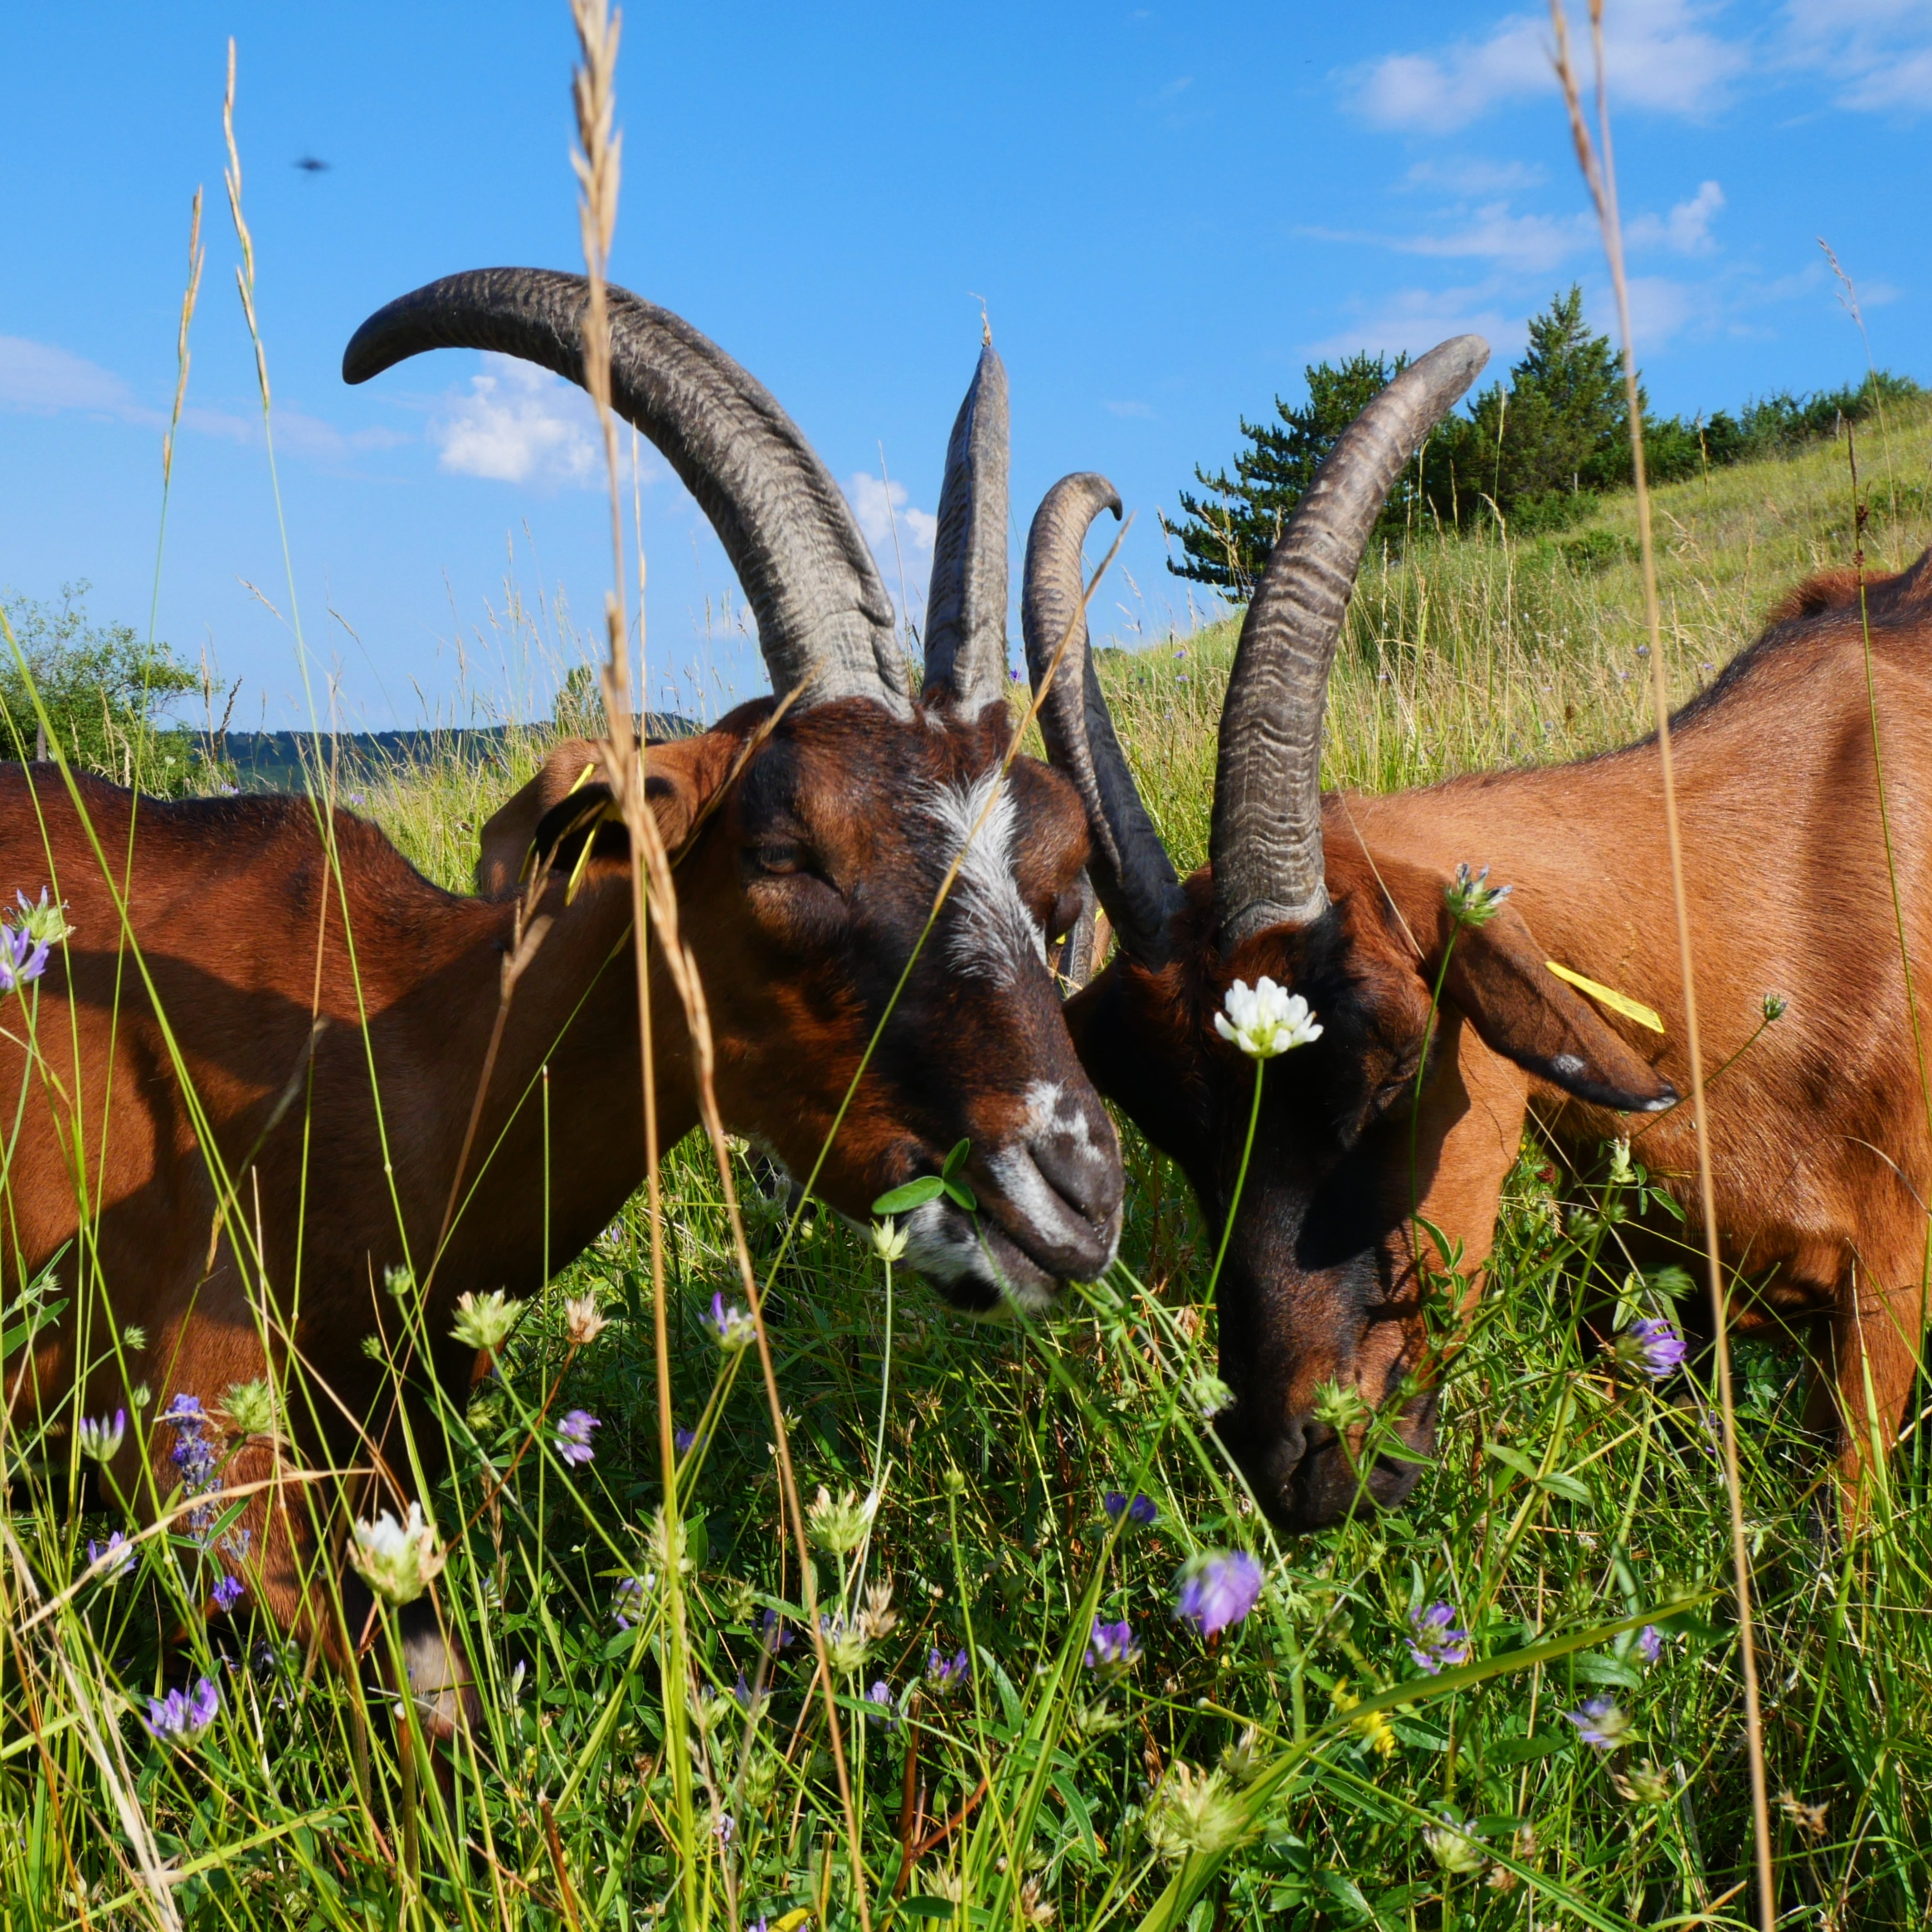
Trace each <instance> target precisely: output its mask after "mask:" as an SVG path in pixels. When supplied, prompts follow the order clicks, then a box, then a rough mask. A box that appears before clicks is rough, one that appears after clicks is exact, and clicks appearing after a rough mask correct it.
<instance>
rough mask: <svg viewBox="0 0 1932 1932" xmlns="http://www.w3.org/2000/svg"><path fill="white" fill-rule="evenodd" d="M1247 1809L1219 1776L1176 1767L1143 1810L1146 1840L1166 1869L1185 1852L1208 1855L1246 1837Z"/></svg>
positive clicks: (1226, 1848) (1175, 1863)
mask: <svg viewBox="0 0 1932 1932" xmlns="http://www.w3.org/2000/svg"><path fill="white" fill-rule="evenodd" d="M1248 1828H1249V1827H1248V1813H1247V1808H1246V1806H1244V1805H1243V1803H1242V1802H1241V1799H1240V1797H1239V1793H1236V1792H1234V1791H1233V1790H1231V1789H1230V1788H1229V1784H1228V1780H1227V1779H1225V1778H1224V1777H1223V1776H1222V1774H1220V1773H1219V1771H1206V1772H1202V1771H1197V1770H1195V1768H1194V1767H1193V1766H1192V1765H1191V1764H1175V1767H1174V1769H1172V1770H1171V1771H1170V1773H1169V1774H1168V1775H1167V1777H1166V1779H1164V1780H1163V1781H1162V1784H1161V1788H1160V1790H1159V1791H1158V1792H1157V1793H1156V1794H1155V1798H1154V1802H1153V1803H1151V1805H1149V1806H1148V1808H1147V1841H1148V1842H1149V1843H1150V1844H1151V1845H1152V1846H1153V1847H1154V1849H1155V1850H1156V1852H1159V1853H1160V1855H1161V1857H1163V1858H1165V1859H1166V1861H1168V1862H1169V1863H1170V1864H1171V1865H1178V1864H1179V1863H1180V1861H1181V1860H1182V1859H1184V1858H1185V1857H1187V1855H1188V1854H1189V1853H1190V1852H1207V1853H1209V1854H1210V1855H1211V1854H1213V1853H1214V1852H1226V1851H1229V1850H1231V1849H1232V1848H1233V1847H1234V1846H1236V1845H1239V1843H1240V1842H1241V1841H1242V1840H1243V1838H1244V1837H1247V1835H1248Z"/></svg>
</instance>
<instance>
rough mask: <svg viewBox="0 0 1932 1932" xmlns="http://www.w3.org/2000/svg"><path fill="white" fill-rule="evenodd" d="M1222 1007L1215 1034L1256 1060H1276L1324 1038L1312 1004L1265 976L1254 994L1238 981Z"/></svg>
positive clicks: (1217, 1017) (1243, 983) (1217, 1015)
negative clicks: (1291, 1049) (1312, 1041)
mask: <svg viewBox="0 0 1932 1932" xmlns="http://www.w3.org/2000/svg"><path fill="white" fill-rule="evenodd" d="M1221 1004H1222V1006H1223V1008H1224V1010H1223V1011H1222V1012H1219V1013H1217V1014H1216V1015H1214V1031H1215V1032H1216V1033H1218V1034H1220V1036H1221V1038H1222V1039H1225V1040H1232V1041H1233V1042H1234V1044H1235V1045H1236V1046H1238V1047H1239V1048H1240V1049H1241V1050H1242V1052H1243V1053H1244V1054H1247V1055H1248V1058H1250V1059H1253V1060H1272V1059H1273V1058H1274V1057H1275V1056H1276V1055H1277V1054H1285V1053H1287V1051H1288V1049H1290V1048H1291V1047H1305V1046H1307V1044H1308V1043H1309V1042H1310V1041H1311V1040H1317V1039H1321V1026H1320V1024H1319V1023H1318V1022H1317V1021H1316V1018H1315V1015H1313V1014H1312V1013H1311V1012H1310V1011H1309V1010H1308V1002H1307V1000H1304V999H1303V998H1302V995H1300V994H1299V993H1291V992H1289V991H1287V990H1286V989H1285V988H1283V987H1281V986H1277V985H1276V984H1275V983H1274V981H1273V980H1271V979H1269V978H1268V976H1266V975H1265V974H1263V976H1262V977H1261V978H1260V979H1259V980H1258V981H1256V982H1255V984H1254V986H1253V990H1250V989H1249V987H1248V982H1247V981H1245V980H1237V981H1235V982H1234V985H1231V986H1230V987H1229V989H1228V992H1227V996H1226V998H1225V999H1224V1000H1223V1001H1222V1003H1221Z"/></svg>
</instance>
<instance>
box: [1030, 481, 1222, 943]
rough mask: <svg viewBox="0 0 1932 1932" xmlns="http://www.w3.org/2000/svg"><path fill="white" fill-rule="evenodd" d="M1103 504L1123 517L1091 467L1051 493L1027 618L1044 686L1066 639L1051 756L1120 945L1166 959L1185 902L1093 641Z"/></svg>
mask: <svg viewBox="0 0 1932 1932" xmlns="http://www.w3.org/2000/svg"><path fill="white" fill-rule="evenodd" d="M1103 509H1108V510H1112V512H1113V513H1114V514H1115V516H1118V515H1119V514H1120V513H1121V500H1120V498H1119V496H1118V495H1117V494H1116V493H1115V490H1114V487H1113V485H1112V484H1111V483H1109V482H1108V481H1107V479H1106V478H1105V477H1104V476H1096V475H1094V474H1092V473H1091V472H1088V473H1085V474H1078V475H1073V476H1063V477H1062V478H1061V479H1060V480H1059V481H1058V483H1056V484H1054V487H1053V488H1052V489H1049V491H1048V492H1047V494H1046V499H1045V501H1044V502H1043V503H1042V504H1040V506H1039V511H1038V512H1037V513H1036V514H1035V515H1034V519H1033V528H1032V529H1031V530H1030V531H1029V533H1028V534H1027V539H1026V584H1025V589H1024V594H1023V595H1022V597H1021V600H1020V622H1021V627H1022V629H1023V630H1024V633H1025V636H1026V664H1027V669H1028V670H1029V672H1030V673H1031V674H1032V678H1033V683H1034V689H1036V690H1037V689H1039V682H1040V679H1042V678H1043V677H1044V676H1045V674H1046V669H1047V666H1048V665H1049V664H1051V663H1052V662H1053V658H1054V652H1055V651H1056V650H1059V647H1060V640H1062V639H1063V638H1065V639H1066V640H1067V648H1066V650H1065V651H1064V652H1063V654H1062V655H1061V658H1060V668H1059V669H1058V671H1056V672H1055V673H1054V681H1053V684H1052V687H1051V688H1050V689H1049V691H1048V693H1047V695H1046V699H1045V702H1044V703H1043V704H1042V705H1041V706H1040V713H1039V723H1040V732H1041V734H1042V736H1044V738H1045V739H1046V743H1047V756H1048V757H1049V758H1051V759H1052V760H1053V762H1054V764H1055V765H1057V766H1058V767H1059V768H1060V769H1061V770H1062V771H1064V772H1065V773H1066V775H1067V776H1068V777H1069V778H1071V779H1072V780H1073V785H1074V788H1075V789H1076V790H1077V791H1078V792H1079V794H1080V801H1081V803H1082V804H1083V805H1085V806H1086V808H1087V823H1088V828H1089V830H1091V832H1092V834H1093V856H1092V858H1091V859H1088V864H1087V869H1088V874H1090V875H1091V877H1092V878H1093V889H1094V890H1095V892H1096V893H1098V894H1099V896H1100V903H1101V904H1102V906H1104V907H1105V908H1107V917H1108V918H1109V919H1110V920H1112V922H1113V928H1114V931H1115V932H1117V933H1118V934H1119V935H1120V941H1121V944H1122V946H1124V947H1126V948H1127V951H1129V952H1131V953H1132V954H1133V956H1135V957H1136V959H1138V960H1140V961H1141V962H1142V963H1143V964H1145V965H1147V966H1155V967H1159V966H1165V965H1166V963H1167V961H1168V959H1169V957H1170V956H1171V953H1172V951H1173V935H1172V927H1173V922H1174V920H1175V915H1176V914H1177V913H1178V912H1180V909H1181V908H1182V906H1183V905H1184V904H1185V899H1184V898H1183V895H1182V893H1181V889H1180V881H1179V880H1178V879H1177V878H1175V875H1174V865H1173V862H1172V861H1171V860H1170V859H1169V858H1168V856H1167V850H1166V847H1165V846H1164V845H1162V844H1161V835H1160V834H1159V833H1158V832H1157V831H1156V830H1155V829H1154V821H1153V820H1151V818H1149V817H1148V816H1147V808H1146V806H1145V805H1142V804H1141V795H1140V793H1139V792H1138V791H1136V789H1135V786H1134V778H1133V774H1132V773H1131V771H1128V769H1127V759H1126V757H1124V756H1123V755H1122V752H1121V748H1120V740H1119V739H1118V738H1117V737H1115V736H1114V730H1113V720H1112V718H1111V717H1109V716H1108V714H1107V699H1106V698H1104V697H1103V696H1102V693H1101V689H1100V679H1099V678H1098V676H1097V674H1095V671H1094V669H1093V658H1092V656H1091V655H1089V653H1088V648H1087V616H1086V612H1085V610H1084V608H1083V604H1082V596H1083V592H1084V591H1085V590H1086V587H1087V586H1086V585H1085V584H1084V583H1083V582H1082V581H1081V575H1080V546H1081V544H1082V543H1083V541H1084V540H1085V538H1086V535H1087V531H1088V525H1090V524H1091V523H1093V519H1094V518H1096V517H1097V516H1098V515H1099V514H1100V513H1101V512H1102V510H1103ZM1069 630H1070V631H1071V635H1068V633H1069Z"/></svg>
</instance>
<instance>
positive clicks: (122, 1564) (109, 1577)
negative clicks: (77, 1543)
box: [87, 1530, 139, 1583]
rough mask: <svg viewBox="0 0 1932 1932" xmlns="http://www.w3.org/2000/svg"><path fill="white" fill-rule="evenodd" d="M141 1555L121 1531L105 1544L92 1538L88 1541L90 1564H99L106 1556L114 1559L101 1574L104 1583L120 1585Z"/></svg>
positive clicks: (117, 1531) (115, 1533)
mask: <svg viewBox="0 0 1932 1932" xmlns="http://www.w3.org/2000/svg"><path fill="white" fill-rule="evenodd" d="M138 1555H139V1551H137V1550H135V1548H134V1545H133V1544H132V1543H131V1542H129V1540H128V1539H127V1538H126V1537H125V1536H124V1535H122V1534H121V1532H120V1531H119V1530H116V1531H114V1534H113V1535H111V1536H109V1538H108V1540H106V1541H105V1543H96V1542H95V1540H93V1538H92V1537H90V1538H89V1539H88V1542H87V1560H88V1561H89V1562H90V1563H98V1562H100V1560H101V1558H102V1557H104V1556H105V1557H109V1558H111V1559H112V1560H111V1561H110V1562H109V1565H108V1566H107V1568H106V1569H104V1570H103V1571H102V1572H101V1573H100V1580H101V1581H102V1582H103V1583H119V1581H120V1579H122V1578H123V1577H124V1576H125V1575H126V1574H128V1572H129V1570H130V1569H133V1568H134V1563H135V1560H136V1558H137V1557H138Z"/></svg>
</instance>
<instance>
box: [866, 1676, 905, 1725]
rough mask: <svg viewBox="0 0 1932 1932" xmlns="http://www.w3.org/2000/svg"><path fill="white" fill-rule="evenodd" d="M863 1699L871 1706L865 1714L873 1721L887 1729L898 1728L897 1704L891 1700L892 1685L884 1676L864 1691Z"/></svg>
mask: <svg viewBox="0 0 1932 1932" xmlns="http://www.w3.org/2000/svg"><path fill="white" fill-rule="evenodd" d="M865 1701H866V1702H867V1703H868V1704H869V1705H870V1706H872V1708H871V1709H870V1710H869V1711H867V1712H866V1714H865V1715H867V1717H869V1719H870V1720H872V1722H873V1723H874V1724H883V1725H884V1726H885V1728H886V1729H887V1730H898V1726H899V1712H898V1706H897V1705H896V1704H894V1703H893V1687H892V1686H891V1685H890V1684H888V1683H887V1682H886V1681H885V1679H884V1678H883V1677H881V1678H880V1679H879V1680H878V1682H877V1683H875V1684H874V1686H872V1688H871V1689H870V1690H869V1691H867V1692H866V1693H865Z"/></svg>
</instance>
